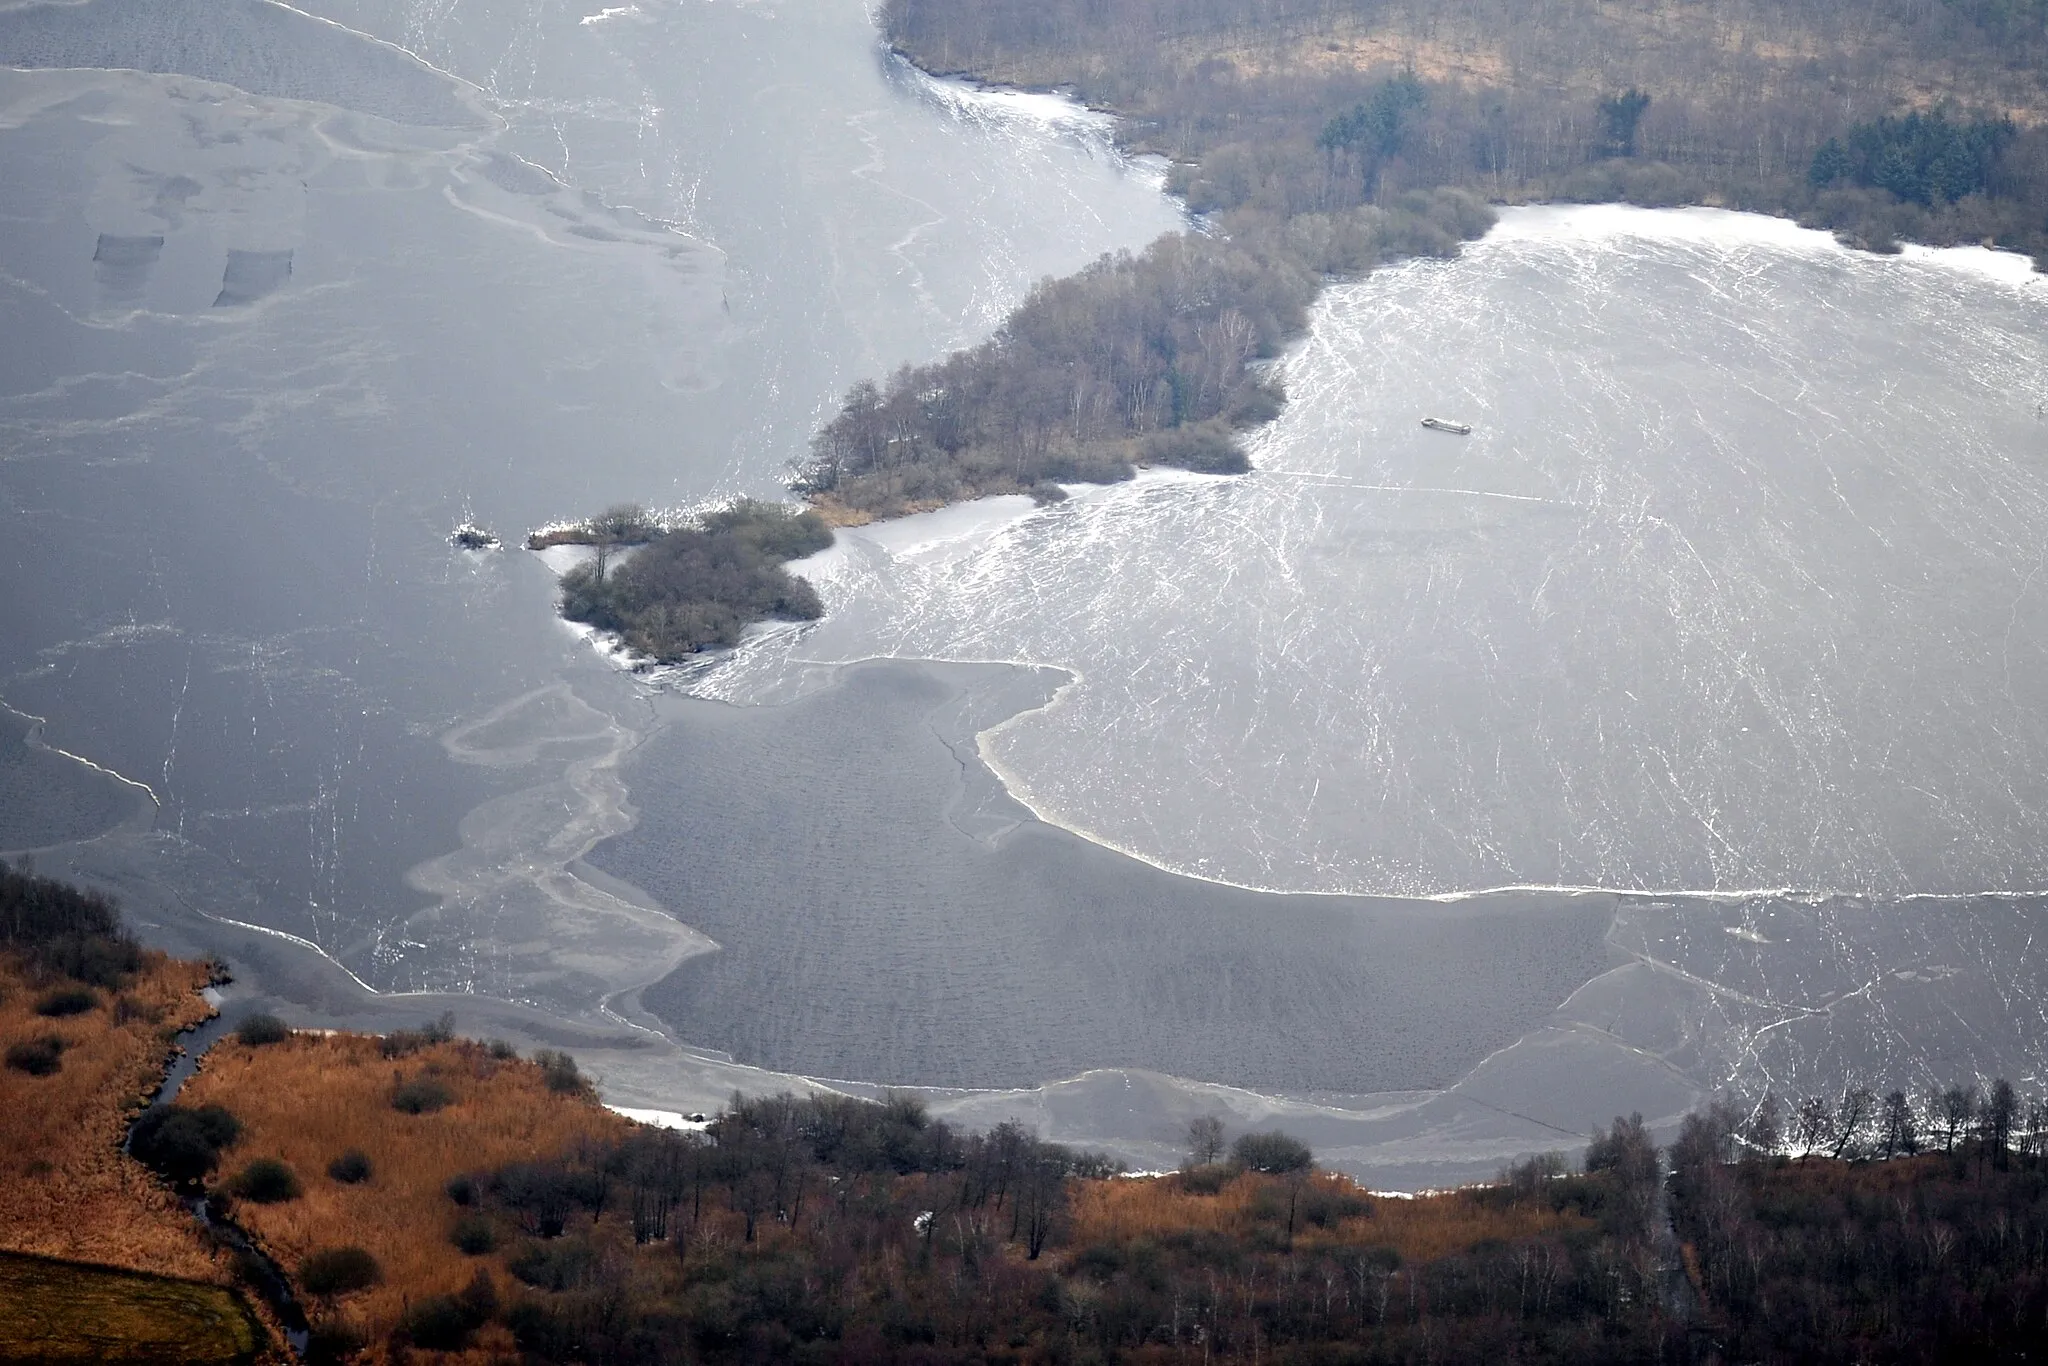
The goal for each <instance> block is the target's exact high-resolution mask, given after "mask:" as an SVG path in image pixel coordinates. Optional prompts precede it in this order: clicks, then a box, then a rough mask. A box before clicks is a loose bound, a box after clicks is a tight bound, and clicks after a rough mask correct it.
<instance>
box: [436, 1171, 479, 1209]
mask: <svg viewBox="0 0 2048 1366" xmlns="http://www.w3.org/2000/svg"><path fill="white" fill-rule="evenodd" d="M441 1189H443V1190H445V1191H447V1192H448V1198H449V1199H450V1200H453V1201H454V1202H455V1203H456V1204H458V1205H473V1204H475V1203H476V1178H475V1177H473V1176H451V1177H449V1178H448V1184H447V1185H445V1186H443V1187H442V1188H441Z"/></svg>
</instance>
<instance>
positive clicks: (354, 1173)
mask: <svg viewBox="0 0 2048 1366" xmlns="http://www.w3.org/2000/svg"><path fill="white" fill-rule="evenodd" d="M327 1175H328V1176H330V1177H332V1178H333V1179H334V1180H336V1181H339V1182H341V1184H342V1185H344V1186H354V1185H358V1184H360V1183H361V1182H364V1181H368V1180H369V1179H370V1159H369V1156H368V1154H366V1153H363V1152H361V1151H360V1150H358V1149H355V1148H350V1149H349V1150H348V1151H347V1152H345V1153H343V1154H342V1155H341V1156H340V1157H337V1158H335V1159H334V1160H333V1161H332V1162H330V1163H328V1164H327Z"/></svg>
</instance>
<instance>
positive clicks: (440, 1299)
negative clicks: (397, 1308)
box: [398, 1295, 475, 1352]
mask: <svg viewBox="0 0 2048 1366" xmlns="http://www.w3.org/2000/svg"><path fill="white" fill-rule="evenodd" d="M398 1331H399V1332H400V1333H402V1334H404V1336H405V1337H406V1338H407V1339H409V1340H410V1341H411V1343H412V1345H413V1346H415V1347H420V1348H424V1349H425V1350H427V1351H429V1352H459V1351H461V1350H462V1349H463V1348H465V1347H467V1346H469V1335H470V1333H472V1332H473V1331H475V1325H474V1324H472V1323H471V1322H470V1318H469V1313H468V1311H467V1310H465V1309H464V1308H463V1307H462V1302H461V1301H460V1300H458V1299H456V1298H455V1297H454V1296H453V1295H429V1296H427V1297H426V1298H425V1299H423V1300H421V1301H419V1303H417V1304H415V1305H413V1306H412V1308H410V1309H408V1310H407V1311H406V1314H405V1318H404V1319H403V1320H401V1321H400V1323H399V1328H398Z"/></svg>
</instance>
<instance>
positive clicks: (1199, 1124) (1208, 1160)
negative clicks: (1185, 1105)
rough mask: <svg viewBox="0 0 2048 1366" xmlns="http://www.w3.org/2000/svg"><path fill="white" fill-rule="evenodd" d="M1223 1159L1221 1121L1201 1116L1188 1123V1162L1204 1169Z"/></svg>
mask: <svg viewBox="0 0 2048 1366" xmlns="http://www.w3.org/2000/svg"><path fill="white" fill-rule="evenodd" d="M1222 1157H1223V1121H1222V1120H1220V1119H1218V1118H1216V1116H1214V1115H1203V1116H1201V1117H1200V1118H1197V1119H1191V1120H1189V1121H1188V1162H1189V1164H1190V1165H1192V1166H1196V1167H1206V1166H1209V1165H1210V1164H1212V1163H1214V1162H1217V1161H1219V1160H1221V1158H1222Z"/></svg>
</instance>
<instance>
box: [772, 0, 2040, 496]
mask: <svg viewBox="0 0 2048 1366" xmlns="http://www.w3.org/2000/svg"><path fill="white" fill-rule="evenodd" d="M1540 10H1541V12H1540V13H1539V12H1538V11H1537V10H1532V9H1530V8H1529V7H1526V6H1512V5H1507V4H1505V3H1504V0H1466V3H1462V4H1456V3H1454V4H1451V5H1448V6H1446V5H1440V4H1432V5H1429V6H1426V7H1418V8H1413V9H1411V8H1409V7H1407V6H1405V5H1403V4H1397V3H1383V2H1382V0H1199V2H1198V3H1180V2H1179V0H1175V3H1165V2H1164V0H1047V2H1044V3H1042V2H1041V0H889V2H888V3H887V4H886V5H885V6H884V8H883V24H884V28H885V30H886V32H887V35H888V37H889V40H890V42H891V43H892V44H894V45H895V46H896V47H897V48H898V49H900V50H901V51H903V52H905V53H907V54H908V55H909V56H910V57H911V58H912V59H913V60H914V61H916V62H918V63H919V64H920V65H922V66H924V67H926V68H927V69H930V70H935V71H942V72H964V73H966V74H969V75H974V76H978V77H982V78H985V79H994V80H1006V81H1013V82H1018V83H1024V84H1037V85H1057V86H1064V87H1068V88H1071V89H1073V90H1074V91H1075V92H1076V93H1077V94H1078V95H1079V96H1080V97H1081V98H1083V99H1084V100H1087V101H1088V102H1090V103H1092V104H1096V105H1098V106H1102V107H1107V108H1111V109H1114V110H1115V111H1116V112H1117V113H1118V114H1119V115H1120V116H1121V122H1120V136H1121V137H1122V139H1123V140H1124V142H1125V143H1126V144H1127V145H1128V146H1129V147H1131V148H1132V149H1134V150H1142V151H1156V152H1161V153H1164V154H1166V155H1168V156H1170V157H1171V158H1172V159H1173V161H1174V165H1173V169H1172V172H1171V176H1170V180H1169V185H1170V188H1172V189H1173V190H1174V191H1175V192H1176V193H1178V194H1180V195H1182V196H1184V197H1185V199H1186V201H1187V203H1188V206H1189V208H1190V209H1192V210H1193V211H1195V212H1196V213H1198V214H1202V215H1204V216H1205V217H1206V218H1207V220H1208V228H1207V230H1206V231H1204V232H1201V233H1185V234H1175V235H1171V236H1168V237H1165V238H1162V239H1160V241H1158V242H1157V243H1155V244H1154V245H1153V246H1152V247H1151V248H1149V249H1147V250H1146V251H1145V252H1143V253H1142V254H1139V255H1135V256H1134V255H1129V254H1122V255H1117V256H1112V257H1104V258H1103V259H1102V260H1100V261H1098V262H1097V263H1096V264H1095V265H1093V266H1091V267H1090V268H1088V269H1087V270H1085V271H1083V272H1081V273H1080V274H1079V275H1076V276H1073V277H1070V278H1068V279H1064V280H1057V281H1055V280H1048V281H1046V282H1044V283H1042V284H1041V285H1040V286H1039V287H1038V288H1037V289H1035V290H1033V291H1032V293H1031V295H1030V296H1029V297H1028V298H1027V299H1026V301H1025V302H1024V303H1023V304H1022V305H1021V306H1020V307H1019V308H1018V309H1017V311H1016V312H1015V313H1014V314H1012V316H1011V318H1010V319H1009V321H1008V322H1007V323H1006V324H1005V326H1004V328H1003V330H1002V331H1001V332H1000V333H999V334H998V335H997V336H996V337H995V338H994V339H993V340H991V341H990V342H988V343H986V344H984V345H982V346H980V347H977V348H974V349H972V350H969V351H963V352H959V353H956V354H954V355H952V356H950V357H947V358H946V359H945V360H943V361H940V362H938V363H936V364H932V365H927V366H922V367H918V368H916V369H905V370H902V371H899V372H898V373H897V374H896V375H895V376H894V377H893V378H891V379H890V380H889V381H888V382H887V383H886V384H882V385H876V384H872V383H863V384H861V385H858V386H856V387H855V388H854V389H853V391H852V392H851V393H850V394H849V395H848V396H847V399H846V402H845V404H844V406H843V408H842V410H841V412H840V413H839V415H838V416H837V417H836V418H834V419H833V420H832V421H831V422H830V423H828V424H827V425H826V426H825V428H824V429H823V430H822V431H821V432H820V433H819V434H818V436H817V438H816V440H815V441H814V443H813V448H812V451H811V453H810V455H809V457H808V458H807V459H806V460H805V461H803V462H801V463H800V464H799V466H798V467H797V471H796V477H795V479H794V486H795V487H796V488H797V489H798V491H799V492H801V493H803V494H805V495H807V496H808V497H810V498H811V499H812V501H813V502H814V503H815V504H816V505H817V506H819V507H820V508H821V509H822V510H823V511H824V512H825V513H826V514H827V516H828V517H829V518H830V519H832V520H835V521H841V522H858V521H864V520H867V519H869V518H872V517H888V516H895V515H899V514H902V513H905V512H914V511H919V510H923V509H926V508H931V507H936V506H939V505H941V504H944V503H947V502H952V501H956V500H960V499H966V498H973V497H978V496H982V495H986V494H991V493H1014V492H1029V493H1032V494H1034V495H1036V496H1038V497H1039V498H1041V499H1042V500H1046V501H1051V500H1054V499H1057V498H1058V496H1059V493H1058V490H1057V488H1056V484H1057V483H1059V482H1061V481H1084V482H1103V481H1110V480H1116V479H1121V478H1126V477H1128V476H1129V473H1130V471H1131V468H1132V466H1133V465H1134V464H1148V463H1156V464H1170V465H1178V466H1182V467H1185V468H1189V469H1195V470H1205V471H1216V472H1233V471H1238V470H1242V469H1243V468H1245V457H1244V455H1243V453H1242V450H1241V449H1240V447H1239V444H1238V440H1237V436H1238V434H1239V433H1240V432H1242V431H1243V430H1244V429H1246V428H1248V427H1251V426H1255V425H1257V424H1259V423H1262V422H1265V421H1268V420H1270V419H1271V418H1272V417H1274V416H1275V415H1277V413H1278V411H1279V407H1280V404H1281V402H1282V401H1283V395H1282V394H1281V393H1280V391H1279V389H1278V387H1277V385H1276V384H1275V383H1274V382H1273V381H1272V379H1271V378H1270V377H1269V376H1268V375H1267V374H1265V373H1264V371H1263V368H1262V366H1261V365H1260V362H1262V361H1265V360H1269V359H1271V358H1272V357H1273V356H1275V355H1276V354H1277V353H1278V350H1279V348H1280V347H1281V346H1282V345H1283V344H1284V343H1285V342H1286V341H1287V340H1289V339H1290V338H1292V337H1293V336H1295V335H1297V334H1298V333H1299V332H1300V330H1301V328H1302V326H1303V324H1304V319H1305V317H1306V308H1307V305H1308V304H1309V303H1310V302H1311V301H1312V300H1313V299H1314V297H1315V294H1316V291H1317V289H1318V288H1319V285H1320V282H1321V280H1322V279H1323V278H1324V277H1325V276H1327V275H1330V274H1339V273H1355V272H1358V271H1363V270H1369V269H1371V268H1372V267H1373V266H1374V265H1375V264H1377V263H1379V262H1381V261H1383V260H1386V259H1389V258H1392V257H1397V256H1407V255H1450V254H1453V253H1454V252H1455V251H1456V250H1457V247H1458V244H1459V242H1460V241H1461V240H1464V239H1467V238H1470V237H1474V236H1477V235H1478V234H1480V233H1482V232H1484V231H1485V229H1486V227H1487V226H1488V225H1489V224H1490V223H1491V221H1492V216H1491V212H1490V211H1489V210H1487V209H1486V208H1485V207H1484V206H1483V204H1482V203H1480V198H1481V197H1483V198H1490V199H1496V200H1518V199H1532V198H1557V199H1576V200H1587V201H1598V200H1624V201H1629V202H1634V203H1640V204H1647V205H1653V206H1662V205H1676V204H1690V203H1714V204H1722V205H1726V206H1728V207H1733V208H1745V209H1754V210H1759V211H1763V212H1768V213H1775V214H1781V215H1787V216H1792V217H1796V218H1798V219H1799V220H1800V221H1802V222H1804V223H1807V224H1808V225H1810V226H1815V227H1823V228H1828V229H1831V230H1834V231H1835V232H1836V233H1837V234H1838V235H1839V236H1841V237H1842V239H1843V240H1844V241H1847V242H1850V243H1852V244H1854V245H1858V246H1864V247H1869V248H1871V249H1874V250H1894V249H1896V243H1897V242H1898V241H1899V240H1901V239H1912V240H1918V241H1926V242H1933V243H1956V242H1972V243H1974V242H1979V241H1995V242H1997V243H1998V244H2000V245H2002V246H2007V247H2010V248H2013V249H2016V250H2021V251H2026V252H2030V253H2032V254H2034V255H2035V256H2036V257H2037V259H2038V260H2040V261H2042V262H2044V263H2048V131H2044V130H2043V129H2041V128H2039V127H2029V128H2026V129H2020V128H2017V127H2015V126H2014V125H2013V124H2011V123H2009V122H2007V121H2005V115H2004V114H2003V113H2002V112H2001V113H2000V114H1998V116H1997V117H1981V118H1980V117H1974V116H1970V115H1967V114H1963V113H1955V114H1951V113H1950V112H1949V111H1948V110H1947V109H1946V108H1945V107H1943V108H1936V109H1935V110H1933V111H1932V112H1928V113H1921V112H1917V111H1916V112H1911V113H1908V114H1906V115H1904V116H1903V117H1895V116H1894V109H1895V106H1896V105H1897V104H1898V103H1899V102H1900V101H1902V100H1908V99H1910V100H1916V101H1917V100H1923V99H1924V98H1925V95H1924V91H1925V90H1926V88H1927V87H1928V85H1929V84H1930V83H1932V84H1935V85H1937V86H1939V83H1940V79H1945V78H1946V73H1949V72H1952V71H1955V70H1966V71H1967V72H1968V73H1969V75H1970V78H1971V79H1972V80H1974V81H1975V82H1976V87H1975V88H1973V89H1971V90H1970V91H1968V92H1967V93H1968V95H1969V96H1970V97H1971V98H1973V99H1976V100H1978V101H1980V102H1981V103H1982V104H1983V105H1984V106H1986V107H1987V108H1995V109H1998V110H2001V111H2002V110H2005V109H2008V108H2030V109H2035V110H2048V88H2044V83H2043V81H2042V79H2041V75H2040V66H2041V63H2040V62H2039V61H2037V60H2034V58H2038V57H2041V56H2044V55H2048V33H2044V32H2043V29H2042V25H2041V24H2040V23H2039V22H2038V20H2039V12H2038V11H2039V5H2038V4H2037V3H2035V0H1958V3H1955V4H1950V5H1930V4H1928V3H1926V2H1925V0H1884V3H1881V4H1880V5H1879V6H1877V7H1876V9H1875V10H1866V9H1859V10H1858V11H1857V13H1856V15H1855V19H1856V22H1855V24H1854V25H1853V26H1845V23H1844V16H1845V13H1846V12H1841V11H1839V10H1838V7H1834V6H1831V5H1829V4H1826V3H1822V2H1821V0H1812V2H1811V3H1809V4H1806V5H1804V6H1797V7H1792V8H1789V9H1788V8H1786V7H1783V6H1763V5H1757V4H1752V3H1749V0H1704V2H1703V3H1700V4H1694V5H1688V6H1685V7H1682V9H1679V10H1669V11H1664V12H1660V14H1661V18H1662V19H1668V20H1670V22H1669V23H1664V22H1658V23H1655V24H1651V23H1646V22H1644V21H1642V20H1641V19H1640V18H1638V17H1636V15H1635V11H1626V12H1623V11H1619V10H1616V9H1614V8H1613V7H1606V6H1601V5H1599V4H1597V3H1595V0H1561V2H1560V3H1558V4H1555V5H1550V6H1544V7H1540ZM1795 52H1796V53H1797V54H1799V58H1798V60H1796V61H1795V60H1794V59H1793V58H1792V57H1791V56H1789V55H1788V54H1791V53H1795ZM1938 78H1940V79H1938Z"/></svg>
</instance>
